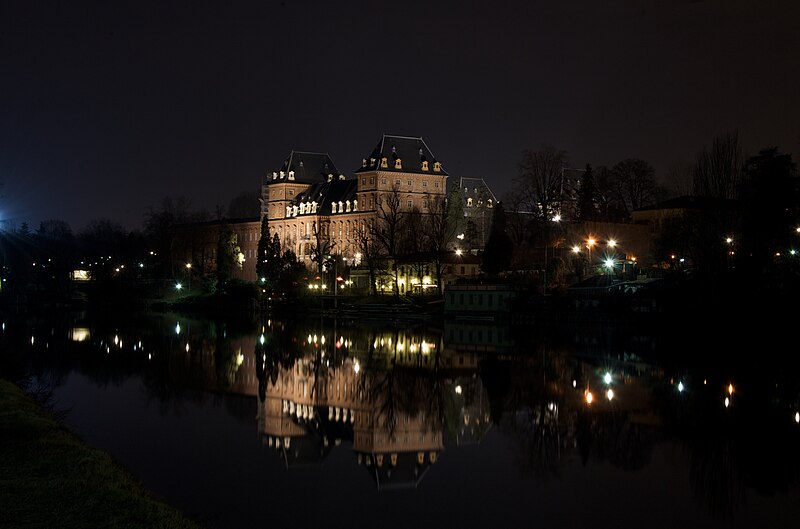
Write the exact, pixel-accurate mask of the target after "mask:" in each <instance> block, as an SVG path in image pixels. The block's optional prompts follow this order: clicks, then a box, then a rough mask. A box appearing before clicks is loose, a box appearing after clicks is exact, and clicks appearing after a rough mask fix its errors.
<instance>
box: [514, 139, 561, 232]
mask: <svg viewBox="0 0 800 529" xmlns="http://www.w3.org/2000/svg"><path fill="white" fill-rule="evenodd" d="M567 164H568V158H567V153H566V151H562V150H558V149H556V148H554V147H552V146H550V145H543V146H542V147H541V148H540V149H539V150H538V151H534V150H531V149H527V150H525V151H523V152H522V161H521V162H520V164H519V176H518V177H517V179H516V180H515V182H514V184H515V188H516V192H517V193H519V194H520V196H521V198H522V202H523V206H525V207H527V209H528V211H530V212H531V213H532V214H533V215H534V216H536V217H539V218H543V219H549V218H552V217H553V216H554V215H556V214H560V213H561V202H562V198H563V196H564V168H565V167H566V166H567Z"/></svg>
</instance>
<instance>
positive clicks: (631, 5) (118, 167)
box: [0, 0, 800, 231]
mask: <svg viewBox="0 0 800 529" xmlns="http://www.w3.org/2000/svg"><path fill="white" fill-rule="evenodd" d="M0 72H2V73H1V74H0V75H1V78H2V82H0V182H2V183H3V184H4V186H3V188H2V191H1V192H2V199H0V215H2V218H4V219H9V218H10V219H11V220H12V221H13V222H14V223H15V224H17V225H19V223H21V222H22V221H27V222H28V223H29V224H30V225H31V226H32V227H36V226H38V223H39V221H41V220H44V219H50V218H58V219H63V220H65V221H67V222H69V223H70V224H71V225H72V227H73V230H75V231H79V230H80V229H81V228H82V227H83V226H84V225H85V224H86V223H87V222H88V221H89V220H92V219H97V218H110V219H112V220H116V221H118V222H120V223H122V224H123V225H125V226H126V227H128V228H132V229H133V228H139V227H141V224H142V221H143V218H144V212H145V210H146V209H147V207H148V206H150V205H156V204H158V202H159V201H160V200H161V198H163V197H164V196H166V195H171V196H178V195H185V196H187V197H189V198H191V200H192V202H193V205H194V206H195V207H196V208H206V209H208V210H211V211H213V209H214V206H215V205H216V204H219V205H221V206H223V207H227V205H228V203H229V201H230V199H231V198H232V197H234V196H235V195H237V194H238V193H239V192H241V191H244V190H254V189H257V188H258V187H259V185H260V182H261V177H262V176H263V175H264V174H266V173H267V172H268V171H269V172H271V171H273V170H277V169H278V168H279V167H280V164H281V163H282V161H283V159H284V158H285V157H286V155H287V154H288V153H289V151H290V150H292V149H297V150H311V151H323V152H328V153H330V154H331V156H332V158H333V160H334V162H335V163H336V164H337V166H338V168H339V170H340V171H341V172H343V173H344V174H346V175H347V176H352V174H353V172H354V171H355V169H356V168H357V167H359V165H360V163H361V158H363V157H365V156H367V155H368V154H369V152H370V151H371V149H372V148H373V147H374V145H375V144H376V143H377V141H378V140H379V139H380V136H381V135H382V134H383V133H389V134H401V135H415V136H422V137H423V138H425V140H426V141H427V142H428V145H429V147H430V148H431V149H432V151H433V153H434V154H435V155H436V156H437V157H438V158H439V159H440V160H441V161H442V162H443V164H444V167H445V169H446V170H447V171H448V172H449V174H450V175H452V176H468V177H483V178H485V179H486V180H487V181H488V182H489V184H490V186H491V187H492V188H493V190H494V191H495V193H497V194H499V195H502V194H504V193H505V192H506V191H507V190H508V189H509V187H510V183H511V180H512V178H514V177H515V176H516V174H517V164H518V162H519V159H520V152H521V151H522V149H524V148H528V147H534V148H535V147H538V146H540V145H541V144H543V143H547V144H551V145H554V146H556V147H558V148H561V149H564V150H566V151H567V152H568V153H569V155H570V159H571V163H572V166H573V167H583V166H584V165H585V164H586V163H592V164H593V165H595V166H596V165H603V164H606V165H611V164H614V163H615V162H617V161H619V160H621V159H624V158H628V157H638V158H643V159H645V160H647V161H649V162H650V163H652V164H653V165H654V166H655V168H656V171H657V175H658V176H659V178H661V179H664V178H665V175H666V174H667V173H668V170H669V168H670V167H671V166H672V165H674V164H679V163H687V162H689V161H691V159H692V157H693V156H694V155H695V153H696V152H697V151H698V150H699V149H701V148H702V147H703V146H704V145H707V144H708V143H710V141H711V139H712V138H713V136H714V135H716V134H718V133H720V132H727V131H732V130H737V131H738V132H739V135H740V139H741V140H742V143H743V146H744V148H745V150H746V152H747V153H753V152H755V151H757V150H758V149H759V148H761V147H765V146H778V147H779V148H780V149H781V150H782V151H783V152H789V153H793V154H794V156H795V159H796V160H797V159H798V158H800V129H798V124H800V99H799V97H800V96H799V94H800V2H798V1H797V0H752V1H742V0H713V1H711V0H705V1H701V0H694V1H692V0H669V1H668V0H660V1H658V0H652V1H645V0H637V1H623V0H604V1H600V2H599V1H597V0H559V1H548V2H542V1H536V0H528V1H513V2H502V1H494V2H488V1H484V2H470V1H466V0H465V1H461V2H434V1H432V0H431V1H428V2H416V1H408V2H370V1H358V2H334V1H319V2H314V1H295V0H285V1H283V2H281V1H273V0H260V1H255V0H253V1H243V2H237V1H231V2H194V1H188V0H184V1H180V2H169V1H152V0H137V1H135V2H122V1H102V2H101V1H98V2H84V1H75V2H64V1H53V2H42V1H38V0H6V1H5V2H3V3H2V4H0Z"/></svg>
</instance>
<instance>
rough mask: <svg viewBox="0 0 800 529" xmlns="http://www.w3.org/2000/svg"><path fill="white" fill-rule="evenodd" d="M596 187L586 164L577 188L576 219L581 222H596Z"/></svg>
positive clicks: (589, 167)
mask: <svg viewBox="0 0 800 529" xmlns="http://www.w3.org/2000/svg"><path fill="white" fill-rule="evenodd" d="M596 195H597V187H596V186H595V183H594V175H592V166H591V165H589V164H586V171H584V173H583V178H582V179H581V184H580V187H579V188H578V218H579V219H580V220H581V221H592V220H597V204H596V200H597V197H596Z"/></svg>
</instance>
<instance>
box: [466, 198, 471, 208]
mask: <svg viewBox="0 0 800 529" xmlns="http://www.w3.org/2000/svg"><path fill="white" fill-rule="evenodd" d="M467 207H468V208H471V207H472V199H471V198H468V199H467Z"/></svg>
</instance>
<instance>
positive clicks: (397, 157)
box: [356, 134, 447, 176]
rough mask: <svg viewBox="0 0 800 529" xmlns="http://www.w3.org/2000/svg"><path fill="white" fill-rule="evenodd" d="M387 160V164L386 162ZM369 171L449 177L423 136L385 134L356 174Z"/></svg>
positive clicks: (362, 162)
mask: <svg viewBox="0 0 800 529" xmlns="http://www.w3.org/2000/svg"><path fill="white" fill-rule="evenodd" d="M384 159H385V162H384ZM367 171H389V172H403V173H421V174H436V175H442V176H447V173H446V172H445V171H444V168H443V167H442V165H441V163H440V162H439V161H438V160H437V159H436V157H435V156H434V155H433V153H432V152H431V150H430V149H429V148H428V145H427V144H426V143H425V140H423V139H422V137H421V136H419V137H417V136H395V135H392V134H384V135H383V137H382V138H381V140H380V141H379V142H378V144H377V145H376V146H375V148H374V149H373V150H372V152H371V153H370V155H369V156H368V157H366V158H364V159H363V160H362V161H361V167H359V168H358V169H357V170H356V174H358V173H363V172H367Z"/></svg>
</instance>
